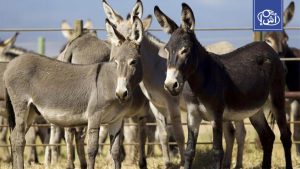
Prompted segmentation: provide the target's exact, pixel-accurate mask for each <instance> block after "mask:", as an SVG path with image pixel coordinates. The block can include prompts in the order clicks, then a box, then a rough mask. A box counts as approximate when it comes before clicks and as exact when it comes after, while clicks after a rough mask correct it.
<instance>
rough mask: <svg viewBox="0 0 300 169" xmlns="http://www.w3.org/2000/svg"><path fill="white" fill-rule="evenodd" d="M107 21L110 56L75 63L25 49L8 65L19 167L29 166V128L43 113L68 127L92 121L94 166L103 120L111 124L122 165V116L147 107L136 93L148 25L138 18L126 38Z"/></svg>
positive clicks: (15, 163) (15, 156)
mask: <svg viewBox="0 0 300 169" xmlns="http://www.w3.org/2000/svg"><path fill="white" fill-rule="evenodd" d="M106 27H107V31H108V34H109V36H110V39H111V42H112V44H113V45H112V52H111V57H110V58H112V59H111V62H104V63H99V64H92V65H72V64H68V63H63V62H60V61H56V60H53V59H49V58H46V57H43V56H38V55H23V56H20V57H18V58H17V59H14V60H13V61H11V62H10V63H9V65H8V66H7V69H6V71H5V73H4V82H5V86H6V89H7V107H8V110H9V112H10V113H9V123H10V126H11V128H12V133H11V140H12V152H13V168H14V169H22V168H24V164H23V151H24V143H25V139H24V134H25V133H26V131H27V130H28V127H29V126H30V124H31V123H32V121H33V118H34V117H35V116H38V115H39V114H40V115H42V116H43V117H44V118H45V119H46V120H47V121H49V122H51V123H53V124H56V125H59V126H63V127H74V126H80V125H86V124H87V125H88V128H87V135H88V143H87V144H88V147H87V149H88V150H87V151H88V168H89V169H92V168H94V165H95V157H96V155H97V151H98V138H99V126H100V124H101V123H106V124H108V129H109V133H110V138H111V149H110V150H111V153H112V157H113V159H114V163H115V168H117V169H119V168H121V159H120V157H119V154H120V153H119V151H120V142H121V137H122V121H123V118H124V116H125V114H128V113H129V112H136V113H137V112H139V109H140V108H141V107H144V106H139V104H137V103H140V102H139V101H140V100H139V98H137V97H135V94H136V92H135V89H138V88H136V86H137V85H138V83H139V82H140V81H141V79H142V75H143V72H142V65H141V61H140V52H139V49H140V46H139V44H140V43H141V41H142V38H143V27H142V24H141V21H140V20H139V19H138V18H135V19H134V24H133V26H132V34H131V36H129V38H127V39H125V38H124V37H123V36H122V35H120V33H119V32H117V31H116V30H115V29H114V28H113V27H112V26H111V25H110V24H109V23H108V22H107V23H106ZM61 72H64V74H62V73H61ZM140 104H144V103H140Z"/></svg>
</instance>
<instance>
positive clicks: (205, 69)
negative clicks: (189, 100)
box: [187, 43, 225, 100]
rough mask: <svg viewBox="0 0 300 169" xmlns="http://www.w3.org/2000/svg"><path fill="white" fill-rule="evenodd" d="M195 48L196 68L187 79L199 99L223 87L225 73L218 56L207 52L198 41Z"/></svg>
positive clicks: (214, 93) (213, 94)
mask: <svg viewBox="0 0 300 169" xmlns="http://www.w3.org/2000/svg"><path fill="white" fill-rule="evenodd" d="M197 48H198V50H197V53H196V55H195V57H197V59H198V61H197V62H198V64H197V68H196V70H195V71H194V72H192V73H191V75H190V76H189V77H188V79H187V81H188V83H189V85H190V87H191V89H192V91H193V92H194V93H195V94H196V95H197V96H198V97H200V99H201V98H207V97H211V96H215V95H216V94H217V93H218V92H220V90H223V88H224V87H225V86H224V85H225V84H224V82H225V81H224V77H225V76H224V75H225V74H224V73H223V72H224V71H222V70H223V69H224V66H223V64H222V63H221V61H220V60H219V59H218V57H219V56H217V55H215V54H212V53H209V52H207V51H206V49H205V48H204V47H203V46H202V45H201V44H200V43H199V44H198V45H197ZM201 100H202V99H201ZM204 100H205V99H204Z"/></svg>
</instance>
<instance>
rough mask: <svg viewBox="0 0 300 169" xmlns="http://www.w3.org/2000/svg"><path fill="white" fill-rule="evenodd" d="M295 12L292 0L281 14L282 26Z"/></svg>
mask: <svg viewBox="0 0 300 169" xmlns="http://www.w3.org/2000/svg"><path fill="white" fill-rule="evenodd" d="M294 13H295V3H294V1H292V2H291V3H290V4H289V6H288V7H287V8H286V9H285V11H284V14H283V26H286V25H287V24H288V23H289V22H290V21H291V20H292V18H293V16H294Z"/></svg>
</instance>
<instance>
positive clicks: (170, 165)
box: [166, 163, 175, 169]
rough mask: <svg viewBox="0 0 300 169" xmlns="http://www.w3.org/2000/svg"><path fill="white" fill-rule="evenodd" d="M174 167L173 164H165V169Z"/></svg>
mask: <svg viewBox="0 0 300 169" xmlns="http://www.w3.org/2000/svg"><path fill="white" fill-rule="evenodd" d="M174 168H175V165H174V164H173V163H166V169H174Z"/></svg>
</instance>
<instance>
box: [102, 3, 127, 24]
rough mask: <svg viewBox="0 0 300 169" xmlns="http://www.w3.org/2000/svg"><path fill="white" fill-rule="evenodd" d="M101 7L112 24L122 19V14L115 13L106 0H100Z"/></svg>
mask: <svg viewBox="0 0 300 169" xmlns="http://www.w3.org/2000/svg"><path fill="white" fill-rule="evenodd" d="M102 4H103V9H104V13H105V15H106V17H107V18H108V20H109V21H110V22H111V23H112V24H117V23H119V22H121V21H122V20H123V18H122V16H120V15H119V14H117V13H116V12H115V11H114V10H113V9H112V8H111V7H110V6H109V5H108V3H107V2H106V0H103V1H102Z"/></svg>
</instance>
